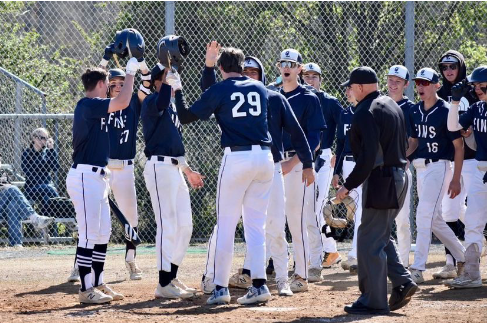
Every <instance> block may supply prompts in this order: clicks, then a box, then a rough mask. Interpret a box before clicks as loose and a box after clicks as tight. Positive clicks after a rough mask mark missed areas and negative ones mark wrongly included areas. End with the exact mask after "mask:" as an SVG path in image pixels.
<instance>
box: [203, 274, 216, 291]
mask: <svg viewBox="0 0 487 323" xmlns="http://www.w3.org/2000/svg"><path fill="white" fill-rule="evenodd" d="M214 289H215V284H214V283H213V277H205V276H204V275H203V278H202V279H201V290H202V291H203V293H205V294H208V295H209V294H211V293H213V290H214Z"/></svg>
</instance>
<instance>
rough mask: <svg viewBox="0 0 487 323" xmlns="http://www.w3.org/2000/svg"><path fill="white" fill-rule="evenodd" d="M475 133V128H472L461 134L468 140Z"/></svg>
mask: <svg viewBox="0 0 487 323" xmlns="http://www.w3.org/2000/svg"><path fill="white" fill-rule="evenodd" d="M472 133H473V128H472V126H470V127H468V129H467V130H460V134H461V135H462V136H463V137H464V138H468V137H470V136H471V135H472Z"/></svg>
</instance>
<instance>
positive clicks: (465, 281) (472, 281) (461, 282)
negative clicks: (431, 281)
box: [445, 273, 482, 289]
mask: <svg viewBox="0 0 487 323" xmlns="http://www.w3.org/2000/svg"><path fill="white" fill-rule="evenodd" d="M445 285H446V286H448V287H449V288H457V289H462V288H478V287H482V278H481V277H480V276H479V277H478V278H472V277H471V276H470V275H469V273H464V274H463V275H461V276H458V277H457V278H455V279H453V280H448V281H446V282H445Z"/></svg>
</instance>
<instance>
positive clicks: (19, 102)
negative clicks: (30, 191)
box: [13, 82, 22, 173]
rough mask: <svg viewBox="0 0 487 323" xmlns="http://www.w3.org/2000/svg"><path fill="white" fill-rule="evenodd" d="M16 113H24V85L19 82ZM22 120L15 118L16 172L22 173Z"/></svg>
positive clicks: (16, 93) (14, 165) (16, 91)
mask: <svg viewBox="0 0 487 323" xmlns="http://www.w3.org/2000/svg"><path fill="white" fill-rule="evenodd" d="M15 113H16V114H21V113H22V84H21V83H20V82H17V86H16V89H15ZM21 126H22V124H21V120H20V119H19V118H15V121H14V127H15V128H14V151H13V153H14V154H13V155H14V156H13V157H14V160H13V161H14V164H13V167H14V172H15V173H18V172H20V162H21V156H22V131H21Z"/></svg>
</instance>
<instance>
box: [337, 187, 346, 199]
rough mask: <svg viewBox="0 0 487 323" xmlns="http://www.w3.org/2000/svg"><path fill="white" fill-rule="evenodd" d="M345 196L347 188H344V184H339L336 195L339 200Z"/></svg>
mask: <svg viewBox="0 0 487 323" xmlns="http://www.w3.org/2000/svg"><path fill="white" fill-rule="evenodd" d="M347 196H348V190H347V189H346V188H345V186H341V187H340V188H339V189H338V192H337V195H336V197H337V198H338V199H340V200H343V199H344V198H345V197H347Z"/></svg>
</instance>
